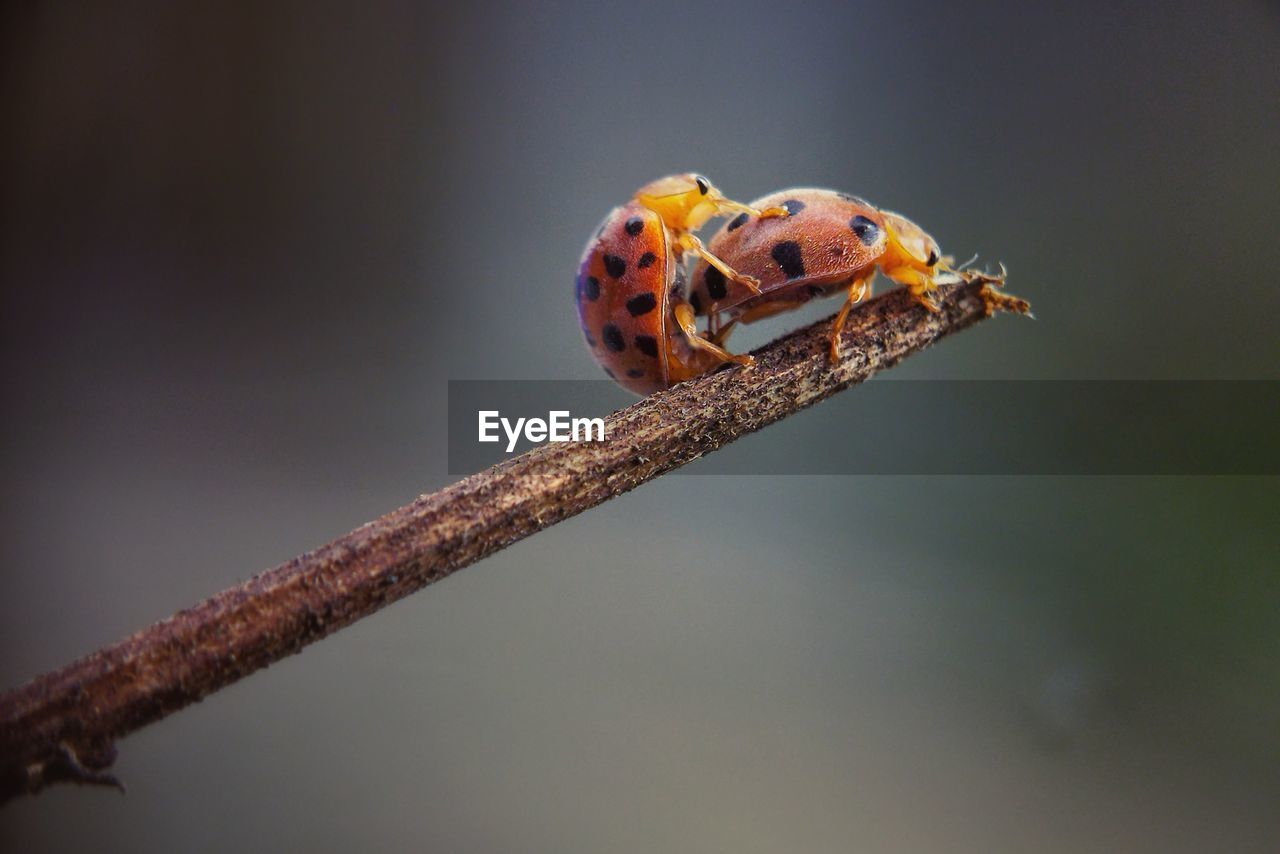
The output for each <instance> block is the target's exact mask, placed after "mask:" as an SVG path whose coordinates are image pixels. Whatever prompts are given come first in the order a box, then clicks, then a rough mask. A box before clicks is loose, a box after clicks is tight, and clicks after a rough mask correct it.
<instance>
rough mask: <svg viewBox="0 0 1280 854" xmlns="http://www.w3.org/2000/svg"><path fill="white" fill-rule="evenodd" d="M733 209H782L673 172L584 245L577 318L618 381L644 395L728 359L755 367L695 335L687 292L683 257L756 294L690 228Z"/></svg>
mask: <svg viewBox="0 0 1280 854" xmlns="http://www.w3.org/2000/svg"><path fill="white" fill-rule="evenodd" d="M733 214H737V215H738V216H747V217H751V218H753V219H755V220H757V221H761V222H763V221H768V220H770V219H775V218H779V217H786V216H787V211H786V209H785V208H780V207H770V206H766V207H764V208H757V207H753V206H750V205H744V204H742V203H741V202H735V201H732V200H730V199H728V198H726V197H725V196H724V195H723V194H722V193H721V192H720V191H719V190H718V189H716V188H715V187H714V186H713V185H712V184H711V182H710V181H708V180H707V179H706V178H704V177H703V176H701V175H697V174H694V173H686V174H681V175H671V176H668V177H666V178H660V179H659V180H657V181H653V182H651V183H649V184H646V185H645V186H643V187H641V188H640V189H639V190H638V191H637V192H636V193H635V195H634V196H633V197H632V199H631V201H629V202H627V203H626V204H624V205H621V206H620V207H617V208H614V209H613V210H612V211H610V212H609V214H608V216H606V217H605V218H604V221H603V222H602V223H601V224H600V227H599V229H598V230H597V231H596V233H595V236H594V237H592V238H591V240H590V241H588V243H587V246H586V248H585V249H584V250H583V254H582V260H581V261H580V263H579V264H578V274H577V278H576V279H575V282H574V299H575V301H576V303H577V308H578V321H579V325H580V326H581V328H582V334H583V337H584V338H585V339H586V342H587V346H588V347H589V348H590V349H591V353H592V355H593V356H594V357H595V358H596V361H598V362H599V363H600V365H601V367H603V368H604V370H605V373H607V374H608V375H609V376H610V377H612V378H613V379H614V380H616V381H617V382H618V383H620V384H622V385H623V386H626V387H627V388H628V389H630V390H632V391H634V392H636V393H638V394H648V393H649V392H652V391H656V390H658V389H663V388H668V387H670V386H672V385H674V384H675V383H678V382H681V381H683V380H686V379H689V378H690V377H694V376H697V375H698V374H702V373H705V372H707V371H709V370H711V369H712V368H714V367H716V366H718V365H721V364H724V363H726V362H734V363H737V364H740V365H749V364H751V357H750V356H737V355H733V354H731V353H729V352H728V351H726V350H724V349H723V348H722V347H720V346H719V345H717V344H716V343H714V342H712V341H710V340H709V339H708V338H706V337H705V336H703V335H701V334H699V332H698V329H697V320H696V315H697V311H696V310H695V308H694V306H692V305H690V303H689V300H688V297H687V289H686V277H685V270H684V261H685V259H686V258H687V257H689V256H695V257H697V258H699V259H700V261H701V263H702V264H704V265H706V267H707V268H708V269H712V270H715V271H716V273H717V274H718V275H720V276H722V277H723V278H724V280H725V281H726V282H732V283H733V284H734V286H735V288H739V289H741V291H742V292H743V293H746V294H759V293H761V286H760V282H759V280H757V279H756V278H755V277H754V276H752V275H749V274H744V273H740V272H738V271H737V270H735V269H733V268H732V267H730V266H729V265H728V264H726V263H725V262H724V261H723V260H721V259H720V258H719V257H717V256H716V255H715V254H714V253H712V252H711V251H710V250H708V249H707V248H706V247H705V246H704V245H703V244H702V241H700V240H699V239H698V238H697V237H696V236H695V235H694V234H693V232H694V231H695V230H697V229H698V228H700V227H701V226H702V225H704V224H705V223H706V222H707V220H709V219H711V218H713V217H716V216H729V215H733Z"/></svg>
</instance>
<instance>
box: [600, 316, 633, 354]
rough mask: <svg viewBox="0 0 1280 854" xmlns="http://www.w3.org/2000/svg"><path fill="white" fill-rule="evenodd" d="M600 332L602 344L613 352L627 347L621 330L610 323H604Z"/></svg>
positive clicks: (619, 351)
mask: <svg viewBox="0 0 1280 854" xmlns="http://www.w3.org/2000/svg"><path fill="white" fill-rule="evenodd" d="M600 332H601V333H602V334H603V335H604V346H606V347H608V348H609V349H610V350H612V351H613V352H615V353H621V352H622V351H623V350H625V349H627V342H626V341H624V340H623V338H622V330H621V329H619V328H618V327H616V326H614V325H613V324H612V323H606V324H605V325H604V329H601V330H600Z"/></svg>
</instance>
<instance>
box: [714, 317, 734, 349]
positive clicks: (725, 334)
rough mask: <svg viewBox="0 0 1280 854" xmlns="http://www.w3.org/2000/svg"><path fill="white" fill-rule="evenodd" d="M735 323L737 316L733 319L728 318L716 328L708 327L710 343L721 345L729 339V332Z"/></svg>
mask: <svg viewBox="0 0 1280 854" xmlns="http://www.w3.org/2000/svg"><path fill="white" fill-rule="evenodd" d="M737 325H738V318H736V317H735V318H734V319H733V320H730V321H729V322H728V323H726V324H725V325H724V326H720V327H719V328H718V329H708V330H707V335H708V337H709V338H710V339H711V343H712V344H715V345H716V346H717V347H723V346H724V342H725V341H728V340H729V333H730V332H732V331H733V329H734V327H735V326H737Z"/></svg>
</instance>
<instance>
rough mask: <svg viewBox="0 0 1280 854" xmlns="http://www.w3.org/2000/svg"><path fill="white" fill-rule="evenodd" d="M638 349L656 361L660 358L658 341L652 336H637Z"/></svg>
mask: <svg viewBox="0 0 1280 854" xmlns="http://www.w3.org/2000/svg"><path fill="white" fill-rule="evenodd" d="M636 349H637V350H639V351H640V352H641V353H644V354H645V355H646V356H652V357H653V358H655V359H656V358H658V339H657V338H654V337H653V336H652V335H637V336H636Z"/></svg>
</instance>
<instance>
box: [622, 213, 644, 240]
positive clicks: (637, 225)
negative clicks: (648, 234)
mask: <svg viewBox="0 0 1280 854" xmlns="http://www.w3.org/2000/svg"><path fill="white" fill-rule="evenodd" d="M623 228H625V229H626V230H627V234H630V235H631V236H632V237H635V236H636V235H637V234H639V233H640V232H642V231H644V220H642V219H641V218H640V217H638V216H633V217H632V218H631V219H629V220H627V224H626V225H624V226H623Z"/></svg>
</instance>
